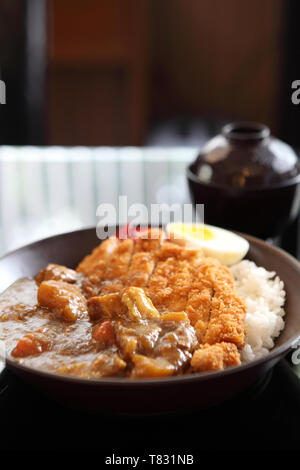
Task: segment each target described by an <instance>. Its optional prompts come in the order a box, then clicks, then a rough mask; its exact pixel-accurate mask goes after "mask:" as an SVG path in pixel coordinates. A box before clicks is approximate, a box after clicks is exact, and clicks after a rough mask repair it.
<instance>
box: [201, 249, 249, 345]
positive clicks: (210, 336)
mask: <svg viewBox="0 0 300 470" xmlns="http://www.w3.org/2000/svg"><path fill="white" fill-rule="evenodd" d="M204 263H205V264H206V268H205V278H206V279H207V280H208V282H210V283H211V284H212V287H213V295H212V298H211V306H210V312H209V315H210V317H209V322H208V325H207V328H206V331H205V334H204V336H203V343H208V344H214V343H220V342H223V341H225V342H229V343H234V344H236V345H237V347H238V348H239V349H241V348H243V346H244V344H245V332H246V325H245V315H246V307H245V304H244V302H243V300H242V299H241V298H240V297H238V295H237V294H236V292H235V287H234V279H233V276H232V274H231V272H230V270H229V269H228V268H227V267H226V266H223V265H221V264H220V263H219V262H218V261H217V260H215V259H214V258H206V259H205V260H204ZM195 329H196V330H197V324H196V325H195Z"/></svg>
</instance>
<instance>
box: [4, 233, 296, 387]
mask: <svg viewBox="0 0 300 470" xmlns="http://www.w3.org/2000/svg"><path fill="white" fill-rule="evenodd" d="M91 230H95V233H96V227H89V228H82V229H79V230H72V231H70V232H64V233H61V234H58V235H54V236H51V237H47V238H43V239H41V240H38V241H35V242H33V243H30V244H27V245H24V246H22V247H19V248H18V249H16V250H13V251H10V252H8V253H5V254H4V255H3V256H1V258H0V261H2V260H4V259H5V258H7V257H9V256H10V255H12V254H16V253H18V252H20V251H22V250H24V249H28V248H32V247H34V246H36V245H37V244H41V243H43V242H46V241H47V240H50V239H51V240H55V239H58V238H64V237H66V236H68V235H72V234H74V233H83V232H88V231H91ZM235 233H236V234H237V235H240V236H241V237H243V238H246V240H248V241H249V243H250V246H251V244H255V245H259V246H260V247H262V248H263V249H264V250H268V251H270V252H272V253H274V252H275V253H276V254H277V255H279V256H280V257H282V258H283V259H284V260H285V262H287V263H288V264H290V265H291V267H292V268H293V269H294V270H295V271H296V272H297V273H298V275H299V277H300V262H299V261H298V260H297V259H296V258H294V257H293V256H292V255H290V254H288V253H287V252H286V251H284V250H282V249H281V248H278V247H275V246H272V245H269V244H267V243H265V242H264V241H263V240H260V239H259V238H256V237H253V236H252V235H247V234H244V233H241V232H235ZM299 340H300V328H299V331H297V332H295V334H294V335H293V336H292V337H291V338H290V339H289V340H287V341H285V342H284V343H283V344H282V345H281V346H279V347H276V345H275V347H274V348H273V349H272V350H271V351H269V353H268V354H266V355H265V356H263V357H260V358H258V359H254V360H253V361H250V362H247V363H245V364H241V365H239V366H234V367H228V368H227V369H223V370H220V371H208V372H198V373H194V374H190V375H177V376H176V375H175V376H170V377H163V378H161V377H152V378H143V379H142V378H141V379H130V378H127V377H101V378H97V379H96V378H86V377H76V376H71V375H67V374H58V373H56V372H52V371H47V370H42V369H36V368H33V367H30V366H27V365H25V364H20V363H18V362H16V361H15V360H13V359H11V358H9V357H6V360H5V368H6V366H7V368H8V369H11V370H13V369H18V370H19V371H21V372H24V373H29V374H33V375H35V376H37V377H38V376H40V377H43V378H44V379H47V378H48V379H50V380H52V381H53V380H54V381H59V382H67V383H70V384H71V383H74V384H77V385H85V386H86V385H87V386H99V385H102V386H109V387H110V386H112V385H118V386H124V387H137V386H140V387H143V386H145V385H147V384H148V385H150V384H151V385H155V386H161V385H163V384H166V385H167V384H174V385H176V384H184V383H190V382H191V383H193V382H198V381H207V380H210V379H217V378H218V377H219V378H221V377H226V376H228V375H232V374H238V373H242V372H245V371H247V370H249V369H251V368H254V367H256V366H259V365H261V364H263V363H265V362H269V361H272V360H275V359H276V358H278V357H281V356H283V355H285V354H286V353H287V352H288V351H289V350H290V349H291V348H292V347H293V346H294V345H295V344H296V343H298V342H299ZM5 368H4V370H3V373H4V372H5Z"/></svg>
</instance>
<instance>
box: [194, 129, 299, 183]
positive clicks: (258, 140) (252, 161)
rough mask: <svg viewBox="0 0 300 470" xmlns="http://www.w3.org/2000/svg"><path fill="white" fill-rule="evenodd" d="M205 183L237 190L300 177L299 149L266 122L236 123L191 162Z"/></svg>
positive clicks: (214, 139) (212, 140)
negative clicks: (281, 137) (275, 133)
mask: <svg viewBox="0 0 300 470" xmlns="http://www.w3.org/2000/svg"><path fill="white" fill-rule="evenodd" d="M191 171H192V173H193V174H194V175H195V176H196V177H197V179H198V180H199V181H200V182H201V183H204V184H208V185H213V186H223V187H224V186H226V187H230V188H236V189H252V188H267V187H273V186H277V185H284V184H285V183H289V182H291V181H294V180H295V181H296V182H297V181H298V180H300V166H299V161H298V157H297V154H296V152H295V151H294V150H293V148H292V147H291V146H289V145H288V144H287V143H285V142H283V141H281V140H279V139H277V138H275V137H273V136H272V135H271V132H270V129H269V128H268V127H267V126H265V125H264V124H260V123H255V122H233V123H230V124H227V125H225V126H224V127H223V128H222V130H221V133H220V134H219V135H217V136H216V137H214V138H212V139H211V140H209V141H208V142H207V143H206V144H205V145H204V147H203V148H202V149H201V150H200V153H199V155H198V157H197V159H196V160H195V162H194V163H193V164H192V165H191Z"/></svg>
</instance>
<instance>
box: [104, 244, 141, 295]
mask: <svg viewBox="0 0 300 470" xmlns="http://www.w3.org/2000/svg"><path fill="white" fill-rule="evenodd" d="M133 249H134V242H133V240H131V239H126V240H119V243H118V245H117V247H116V248H115V250H114V251H113V252H112V254H111V255H110V257H109V259H108V261H107V265H106V270H105V273H104V279H103V282H102V284H101V290H100V294H101V295H105V294H110V293H113V292H119V291H120V290H121V289H122V288H123V287H125V286H126V279H127V274H128V268H129V265H130V262H131V257H132V254H133Z"/></svg>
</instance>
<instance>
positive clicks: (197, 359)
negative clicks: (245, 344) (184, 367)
mask: <svg viewBox="0 0 300 470" xmlns="http://www.w3.org/2000/svg"><path fill="white" fill-rule="evenodd" d="M240 363H241V360H240V353H239V351H238V349H237V346H236V345H235V344H233V343H227V342H221V343H215V344H201V345H200V347H199V349H197V350H196V351H195V352H194V353H193V357H192V359H191V367H192V370H194V371H195V372H204V371H209V370H221V369H224V368H226V367H230V366H238V365H240Z"/></svg>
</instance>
